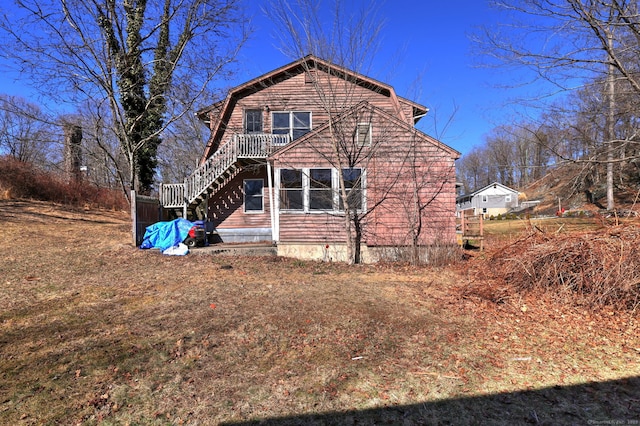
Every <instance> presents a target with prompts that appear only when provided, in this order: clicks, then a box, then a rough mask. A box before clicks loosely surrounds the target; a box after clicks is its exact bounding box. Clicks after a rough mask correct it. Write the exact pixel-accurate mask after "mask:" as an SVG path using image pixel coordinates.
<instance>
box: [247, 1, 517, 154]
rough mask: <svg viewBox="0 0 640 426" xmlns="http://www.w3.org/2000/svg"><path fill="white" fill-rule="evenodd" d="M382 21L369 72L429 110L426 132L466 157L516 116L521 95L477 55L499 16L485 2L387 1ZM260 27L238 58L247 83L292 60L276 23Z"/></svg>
mask: <svg viewBox="0 0 640 426" xmlns="http://www.w3.org/2000/svg"><path fill="white" fill-rule="evenodd" d="M380 16H381V17H382V18H383V19H384V27H383V31H382V33H381V39H380V49H379V52H378V54H377V58H376V59H375V60H374V64H373V67H372V69H371V70H370V72H369V75H370V77H373V78H376V79H378V80H380V81H384V82H386V83H388V84H391V85H392V86H393V87H394V88H395V90H396V92H397V93H398V95H400V96H404V97H407V98H409V99H412V100H415V101H417V102H419V103H421V104H424V105H426V106H427V107H429V109H430V112H429V115H428V116H427V117H426V118H424V119H423V120H422V121H421V122H420V123H419V127H420V128H421V130H423V131H425V132H426V133H429V134H430V135H432V136H437V137H439V138H440V140H441V141H442V142H445V143H446V144H448V145H449V146H451V147H453V148H454V149H456V150H458V151H460V152H461V153H462V154H464V153H466V152H468V151H469V150H470V148H471V147H472V146H474V145H480V144H482V142H483V140H484V139H483V137H484V135H485V134H487V133H488V132H489V131H490V130H491V129H492V128H494V127H496V126H497V125H499V124H503V123H504V122H505V120H509V119H510V117H511V116H512V110H511V108H510V107H509V106H508V105H507V101H508V100H509V99H511V98H512V97H513V96H514V95H515V92H514V90H506V89H504V88H498V87H497V86H498V85H499V84H500V83H502V81H500V78H504V76H502V77H501V76H500V74H498V73H497V72H496V70H495V69H486V68H481V67H479V66H478V64H479V63H480V62H481V60H480V58H478V57H476V56H473V55H472V53H471V50H472V46H471V42H470V37H469V36H470V35H471V34H472V33H473V32H474V31H475V30H476V28H478V27H479V26H481V25H488V26H490V25H492V24H494V23H495V20H496V18H497V17H496V13H495V10H491V9H490V8H489V6H488V5H487V2H486V1H484V0H450V1H441V0H423V1H414V0H395V1H392V0H388V1H386V2H385V3H383V5H382V8H381V11H380ZM254 27H255V29H256V32H255V34H254V37H253V39H252V40H251V41H250V42H249V43H248V45H247V46H246V48H245V49H244V50H243V51H242V53H241V55H240V58H239V61H240V65H241V67H240V75H238V81H239V82H240V83H241V82H243V81H247V80H249V79H251V78H254V77H257V76H259V75H261V74H263V73H266V72H268V71H270V70H272V69H274V68H276V67H279V66H281V65H284V64H287V63H288V62H290V61H291V60H292V59H291V58H288V57H286V56H284V55H283V54H282V53H281V52H280V51H279V49H278V48H279V45H278V40H276V38H275V37H274V28H273V24H272V23H271V22H270V21H269V20H268V19H266V18H265V17H263V16H261V15H260V13H256V16H255V18H254ZM454 111H455V114H454ZM451 117H453V118H452V120H453V121H452V123H451V125H450V126H449V127H448V128H446V129H444V127H445V125H446V124H447V121H448V120H449V119H450V118H451Z"/></svg>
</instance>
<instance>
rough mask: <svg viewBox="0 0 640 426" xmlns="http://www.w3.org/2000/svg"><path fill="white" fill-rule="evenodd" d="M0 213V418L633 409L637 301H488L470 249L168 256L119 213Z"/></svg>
mask: <svg viewBox="0 0 640 426" xmlns="http://www.w3.org/2000/svg"><path fill="white" fill-rule="evenodd" d="M0 221H1V223H2V227H1V228H0V229H1V230H0V243H1V244H2V245H1V246H2V247H3V254H2V256H0V282H1V285H0V424H17V425H19V424H24V425H31V424H65V425H66V424H73V425H75V424H193V425H209V424H318V425H324V424H404V425H414V424H415V425H421V424H456V425H457V424H461V425H464V424H504V425H513V424H547V425H557V424H638V423H637V422H638V420H640V378H639V377H640V332H639V331H638V327H637V315H636V314H634V313H633V312H625V311H623V312H620V311H615V310H613V309H607V308H604V309H600V310H597V311H594V310H589V309H587V308H581V307H579V306H566V305H562V304H559V303H557V302H555V301H554V299H553V298H548V297H545V295H544V294H540V293H536V294H524V295H518V294H515V293H511V292H509V290H508V289H494V291H493V292H492V297H485V295H484V294H483V292H482V291H478V290H477V288H478V284H483V286H482V288H484V289H486V286H484V284H486V283H484V282H481V281H482V277H481V276H478V274H477V273H476V272H475V271H474V270H473V262H468V263H462V264H461V265H457V266H456V267H451V268H440V269H434V268H426V267H410V266H403V265H358V266H346V265H341V264H331V263H315V262H302V261H296V260H289V259H281V258H271V257H264V258H261V257H228V256H194V255H188V256H185V257H169V256H163V255H161V254H160V253H158V252H157V251H153V250H152V251H143V250H139V249H137V248H135V247H133V245H132V243H131V237H130V223H129V219H128V216H127V214H126V212H112V211H94V210H87V211H85V210H75V211H74V210H69V209H66V208H63V207H61V206H56V205H51V204H47V203H41V202H27V201H12V200H8V201H0ZM476 260H477V259H476ZM499 291H504V294H503V297H499V298H496V297H495V295H496V294H498V292H499ZM612 422H618V423H612ZM621 422H624V423H621ZM634 422H635V423H634Z"/></svg>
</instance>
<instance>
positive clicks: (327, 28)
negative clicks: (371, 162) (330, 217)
mask: <svg viewBox="0 0 640 426" xmlns="http://www.w3.org/2000/svg"><path fill="white" fill-rule="evenodd" d="M265 13H266V14H267V15H268V16H269V17H270V18H271V19H272V20H273V21H274V23H275V24H276V26H277V27H278V28H279V29H281V30H282V31H280V32H279V35H280V37H281V41H280V42H281V46H282V50H283V52H284V53H285V54H287V55H289V56H290V57H292V58H300V57H303V56H305V55H307V54H313V55H314V56H317V57H319V58H322V59H324V60H325V61H327V62H328V63H329V64H334V66H332V65H330V66H329V69H323V70H322V71H323V72H316V71H315V70H314V69H312V66H309V65H307V67H308V69H306V70H305V71H306V72H307V74H308V75H310V76H313V78H312V83H313V85H314V88H315V90H316V92H317V94H318V99H320V101H319V102H320V105H318V106H319V107H320V108H321V109H322V110H323V111H324V113H325V114H326V116H327V119H328V123H329V134H330V140H329V146H330V147H331V150H330V151H329V152H323V153H322V155H323V156H324V157H325V159H326V160H327V161H328V162H329V163H330V164H331V165H332V167H334V168H335V169H337V170H339V171H340V172H339V173H338V175H339V177H338V179H339V197H340V202H341V205H342V210H343V211H344V228H345V233H346V249H347V258H348V261H349V262H350V263H359V262H360V242H361V240H362V222H363V217H362V214H361V213H360V212H359V208H360V206H358V205H357V204H356V203H354V202H353V199H352V198H350V197H349V193H350V188H348V187H347V181H348V180H349V179H346V180H345V173H343V172H342V171H343V170H353V168H354V167H356V166H357V165H358V166H366V162H367V159H368V158H370V156H371V153H372V152H374V151H375V142H372V145H374V146H367V145H366V144H363V143H362V141H361V140H360V139H359V138H358V134H357V130H356V133H354V129H357V124H356V123H358V122H361V123H366V121H364V120H363V119H359V118H357V116H356V121H355V122H354V120H353V118H349V119H343V120H341V121H340V124H338V120H337V119H338V117H341V116H343V115H344V114H345V112H347V111H349V110H352V109H354V108H355V107H356V106H357V105H358V104H359V103H360V102H362V101H363V100H365V99H363V95H362V92H358V91H357V90H356V88H357V85H356V84H354V83H355V81H354V78H350V77H349V74H347V73H345V70H350V71H353V72H356V73H359V74H366V71H367V68H368V65H369V64H370V61H371V58H372V57H373V55H374V53H375V50H376V43H377V37H378V34H379V32H380V28H381V24H380V22H379V21H378V19H377V17H376V15H375V11H374V10H373V9H372V8H368V9H365V8H364V7H363V9H362V10H361V11H360V13H358V14H350V13H349V12H348V11H347V9H346V4H345V3H343V2H341V1H339V0H335V1H334V2H333V9H332V10H331V12H329V16H331V18H330V20H329V22H325V21H323V15H322V14H321V9H320V3H319V2H315V1H313V0H296V1H286V0H273V1H272V2H271V3H270V4H269V6H268V7H267V8H265ZM335 75H339V76H341V77H344V78H339V79H335V78H334V76H335ZM354 113H355V114H357V113H358V111H355V110H354ZM365 114H366V112H365ZM369 119H370V118H369ZM367 207H368V208H369V209H371V208H372V207H373V206H367Z"/></svg>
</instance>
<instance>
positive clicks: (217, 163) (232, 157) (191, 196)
mask: <svg viewBox="0 0 640 426" xmlns="http://www.w3.org/2000/svg"><path fill="white" fill-rule="evenodd" d="M290 141H291V138H290V136H289V135H288V134H287V135H271V134H265V133H261V134H236V135H233V136H232V137H231V139H230V140H229V141H228V142H227V143H226V144H223V145H222V146H221V147H220V149H218V150H217V151H216V152H215V153H214V154H213V155H212V156H211V157H209V158H208V159H207V160H206V161H205V162H204V163H202V164H201V165H200V166H199V167H198V168H197V169H195V170H194V171H193V173H191V175H189V176H187V177H186V178H185V180H184V183H181V184H180V183H175V184H163V185H162V186H161V189H160V203H161V204H162V206H163V207H167V208H178V207H185V206H188V205H189V204H191V203H193V202H194V201H195V200H196V199H197V198H198V197H199V196H200V195H202V194H203V193H204V192H205V191H206V190H207V189H208V188H209V187H210V186H211V185H212V184H213V183H214V182H215V181H216V180H218V179H220V178H221V177H223V176H224V175H225V173H228V171H229V170H230V169H231V168H232V166H233V165H234V164H235V163H236V162H237V161H238V159H239V158H257V159H258V158H267V156H268V155H269V154H271V152H273V151H274V150H275V149H277V148H280V147H282V146H284V145H286V144H288V143H289V142H290Z"/></svg>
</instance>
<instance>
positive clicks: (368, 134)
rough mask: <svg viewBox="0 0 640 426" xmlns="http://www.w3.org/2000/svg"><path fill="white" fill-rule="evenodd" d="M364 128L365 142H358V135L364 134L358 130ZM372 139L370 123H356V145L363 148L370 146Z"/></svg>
mask: <svg viewBox="0 0 640 426" xmlns="http://www.w3.org/2000/svg"><path fill="white" fill-rule="evenodd" d="M365 127H366V135H365V140H364V141H361V140H360V135H361V134H362V133H365V132H361V131H360V129H362V128H365ZM371 139H372V131H371V123H358V124H357V125H356V143H357V144H359V145H363V146H370V145H371Z"/></svg>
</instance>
